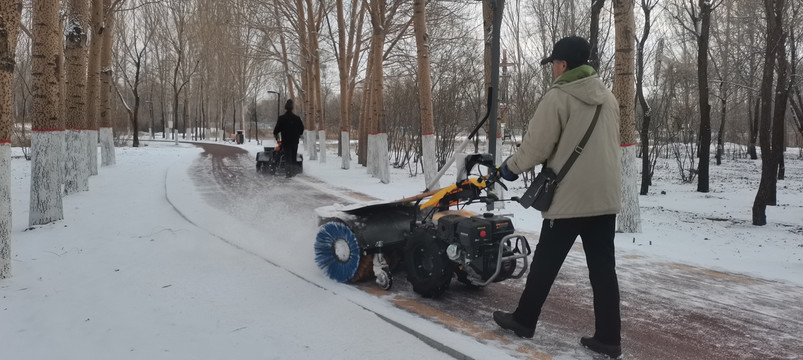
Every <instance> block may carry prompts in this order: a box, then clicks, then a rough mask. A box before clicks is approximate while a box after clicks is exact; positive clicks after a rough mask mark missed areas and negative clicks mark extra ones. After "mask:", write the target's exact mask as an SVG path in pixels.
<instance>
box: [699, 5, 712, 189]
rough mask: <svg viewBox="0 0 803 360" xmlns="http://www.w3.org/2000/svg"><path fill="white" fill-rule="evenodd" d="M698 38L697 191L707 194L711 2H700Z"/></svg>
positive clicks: (709, 125) (709, 123)
mask: <svg viewBox="0 0 803 360" xmlns="http://www.w3.org/2000/svg"><path fill="white" fill-rule="evenodd" d="M699 5H700V36H699V37H698V38H697V88H698V90H699V93H700V152H699V156H700V162H699V163H698V164H697V191H698V192H704V193H706V192H708V173H709V170H708V168H709V164H710V163H711V103H710V102H709V101H708V97H709V94H708V41H709V37H710V29H711V2H710V0H700V2H699Z"/></svg>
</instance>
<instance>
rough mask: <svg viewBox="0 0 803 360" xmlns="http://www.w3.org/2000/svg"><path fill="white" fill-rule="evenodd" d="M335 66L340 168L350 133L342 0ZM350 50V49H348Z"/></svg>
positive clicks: (346, 156)
mask: <svg viewBox="0 0 803 360" xmlns="http://www.w3.org/2000/svg"><path fill="white" fill-rule="evenodd" d="M337 37H338V57H337V68H338V72H339V75H340V149H339V154H340V160H341V163H340V168H341V169H348V168H349V152H350V150H349V142H350V141H351V140H350V139H349V137H350V136H349V135H350V134H351V121H350V120H351V111H350V110H351V109H350V105H351V104H350V102H351V97H350V96H349V92H350V88H349V70H350V69H349V57H348V56H347V55H346V19H345V14H344V13H343V0H337ZM349 51H351V49H349Z"/></svg>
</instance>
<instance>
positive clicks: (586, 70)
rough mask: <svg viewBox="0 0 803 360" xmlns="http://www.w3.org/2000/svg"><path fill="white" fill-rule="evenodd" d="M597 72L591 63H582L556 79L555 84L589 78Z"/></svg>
mask: <svg viewBox="0 0 803 360" xmlns="http://www.w3.org/2000/svg"><path fill="white" fill-rule="evenodd" d="M596 73H597V72H596V71H595V70H594V68H593V67H591V66H590V65H580V66H578V67H576V68H574V69H571V70H568V71H566V72H565V73H563V75H561V76H560V77H558V79H557V80H555V85H562V84H568V83H570V82H572V81H577V80H580V79H582V78H587V77H589V76H591V75H594V74H596Z"/></svg>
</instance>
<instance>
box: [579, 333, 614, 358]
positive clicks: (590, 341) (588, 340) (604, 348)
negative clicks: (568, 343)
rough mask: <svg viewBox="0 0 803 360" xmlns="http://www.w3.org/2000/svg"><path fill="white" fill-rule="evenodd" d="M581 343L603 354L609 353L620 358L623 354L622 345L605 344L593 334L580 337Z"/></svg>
mask: <svg viewBox="0 0 803 360" xmlns="http://www.w3.org/2000/svg"><path fill="white" fill-rule="evenodd" d="M580 344H582V345H583V346H585V347H587V348H588V349H590V350H591V351H594V352H598V353H600V354H603V355H608V356H609V357H611V358H614V359H616V358H618V357H620V356H622V347H621V346H620V345H608V344H603V343H602V342H600V341H599V340H597V339H595V338H593V337H591V336H583V337H582V338H580Z"/></svg>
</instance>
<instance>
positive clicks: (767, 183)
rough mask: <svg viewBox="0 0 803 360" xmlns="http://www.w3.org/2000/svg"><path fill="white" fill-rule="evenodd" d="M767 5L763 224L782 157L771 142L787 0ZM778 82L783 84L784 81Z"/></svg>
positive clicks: (758, 210)
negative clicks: (774, 71)
mask: <svg viewBox="0 0 803 360" xmlns="http://www.w3.org/2000/svg"><path fill="white" fill-rule="evenodd" d="M764 8H765V10H766V14H767V42H766V47H765V49H764V72H763V76H762V82H761V90H760V96H761V123H760V128H759V131H758V138H759V146H760V147H761V181H760V182H759V185H758V191H757V192H756V198H755V200H754V201H753V225H759V226H761V225H766V224H767V205H775V183H776V178H775V176H776V171H777V168H778V161H777V158H775V156H774V152H773V149H772V147H773V146H772V145H773V144H772V142H771V140H772V125H773V117H772V87H773V86H772V85H773V78H774V76H773V69H774V67H775V61H776V57H777V55H778V53H777V52H776V49H777V47H779V46H781V47H782V46H783V45H784V39H783V23H782V20H783V8H784V0H764ZM780 75H781V74H779V79H780ZM778 85H779V86H780V82H779V84H778ZM783 105H784V106H785V105H786V104H783Z"/></svg>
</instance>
